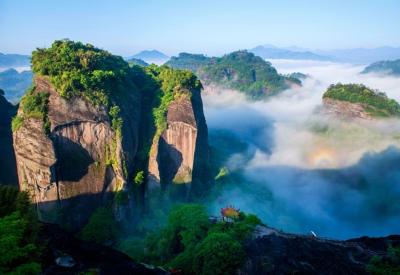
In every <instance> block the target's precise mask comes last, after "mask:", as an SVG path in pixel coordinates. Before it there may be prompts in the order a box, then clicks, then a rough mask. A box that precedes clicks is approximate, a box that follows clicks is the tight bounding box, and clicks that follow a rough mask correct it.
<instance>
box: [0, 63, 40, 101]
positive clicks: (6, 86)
mask: <svg viewBox="0 0 400 275" xmlns="http://www.w3.org/2000/svg"><path fill="white" fill-rule="evenodd" d="M32 76H33V74H32V71H23V72H18V71H17V70H15V69H8V70H5V71H3V72H0V89H3V90H4V92H5V97H6V98H7V100H9V101H11V102H13V103H16V102H18V101H19V100H20V98H21V97H22V96H23V95H24V93H25V91H26V89H27V88H28V87H29V86H30V85H31V84H32Z"/></svg>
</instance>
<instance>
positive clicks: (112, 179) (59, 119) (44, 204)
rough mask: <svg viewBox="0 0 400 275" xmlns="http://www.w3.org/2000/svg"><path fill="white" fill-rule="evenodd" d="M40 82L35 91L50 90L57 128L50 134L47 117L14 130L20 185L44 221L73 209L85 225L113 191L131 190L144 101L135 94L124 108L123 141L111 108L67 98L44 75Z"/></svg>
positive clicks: (71, 218)
mask: <svg viewBox="0 0 400 275" xmlns="http://www.w3.org/2000/svg"><path fill="white" fill-rule="evenodd" d="M35 85H36V89H35V92H43V91H46V92H48V93H49V94H50V95H49V102H48V120H49V121H50V124H51V128H50V133H49V134H48V135H47V134H46V133H45V132H44V131H43V121H42V120H41V119H37V118H29V119H26V120H25V121H24V123H23V125H22V127H21V128H20V129H18V130H17V131H16V132H14V148H15V154H16V159H17V168H18V177H19V184H20V188H21V190H27V191H28V192H29V193H30V194H31V196H32V200H33V202H34V203H36V204H37V210H38V214H39V217H40V219H41V220H43V221H47V222H55V221H57V220H58V219H59V218H60V216H61V218H62V215H63V214H66V213H68V218H67V221H68V222H69V223H71V224H74V225H81V224H82V223H83V222H84V221H85V220H86V219H87V217H88V215H89V214H90V213H91V212H92V210H93V209H95V208H96V207H97V206H98V205H99V204H100V203H101V202H102V201H104V200H105V199H107V197H108V196H109V194H110V192H115V191H120V190H123V189H124V188H126V179H127V177H128V176H129V175H130V174H131V173H132V172H131V171H129V167H132V161H133V157H134V155H135V153H136V150H137V135H138V120H139V110H140V106H138V104H139V100H137V98H135V96H137V95H135V94H134V93H132V98H131V99H130V100H129V102H127V104H126V106H124V107H123V108H121V113H122V117H123V118H124V122H125V123H124V127H123V129H122V130H123V133H122V136H123V139H122V141H121V139H119V138H117V137H116V133H115V131H114V130H113V129H112V127H111V125H110V118H109V117H108V114H107V111H106V110H105V108H103V107H94V106H92V105H91V104H90V103H89V102H87V101H86V100H84V99H82V98H72V99H68V100H66V99H64V98H62V97H61V96H59V93H58V92H57V91H56V90H55V89H54V88H53V86H52V85H51V84H50V83H49V81H48V80H47V79H46V78H44V77H36V78H35ZM19 112H22V110H20V111H19ZM125 167H126V168H125ZM60 210H61V211H60Z"/></svg>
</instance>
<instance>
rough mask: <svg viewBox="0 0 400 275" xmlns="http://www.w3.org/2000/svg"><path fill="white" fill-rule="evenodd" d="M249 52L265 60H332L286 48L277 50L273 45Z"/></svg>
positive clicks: (258, 47)
mask: <svg viewBox="0 0 400 275" xmlns="http://www.w3.org/2000/svg"><path fill="white" fill-rule="evenodd" d="M249 52H252V53H254V54H255V55H258V56H260V57H262V58H264V59H294V60H303V59H306V60H319V61H327V60H330V57H328V56H323V55H319V54H315V53H313V52H311V51H293V50H289V49H284V48H277V47H274V46H272V45H264V46H257V47H255V48H253V49H250V50H249Z"/></svg>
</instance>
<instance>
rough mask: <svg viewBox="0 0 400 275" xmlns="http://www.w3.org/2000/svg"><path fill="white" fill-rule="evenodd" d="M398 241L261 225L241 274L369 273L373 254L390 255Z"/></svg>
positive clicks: (395, 236) (396, 239) (250, 244)
mask: <svg viewBox="0 0 400 275" xmlns="http://www.w3.org/2000/svg"><path fill="white" fill-rule="evenodd" d="M399 244H400V236H398V235H394V236H388V237H385V238H369V237H363V238H358V239H352V240H347V241H338V240H329V239H323V238H318V237H313V236H306V235H295V234H287V233H283V232H281V231H278V230H275V229H273V228H269V227H266V226H258V227H257V228H256V230H255V233H254V235H253V238H252V239H251V240H249V241H248V242H247V244H246V246H245V250H246V254H247V260H246V262H245V264H244V265H243V267H242V268H241V269H240V270H239V271H238V274H332V275H333V274H335V275H336V274H346V275H348V274H367V270H366V267H367V265H368V263H369V261H370V259H371V258H372V257H373V256H387V249H388V247H389V246H398V245H399Z"/></svg>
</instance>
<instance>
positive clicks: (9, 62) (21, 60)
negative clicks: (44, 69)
mask: <svg viewBox="0 0 400 275" xmlns="http://www.w3.org/2000/svg"><path fill="white" fill-rule="evenodd" d="M30 62H31V61H30V56H29V55H22V54H4V53H0V67H22V66H29V65H30Z"/></svg>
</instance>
